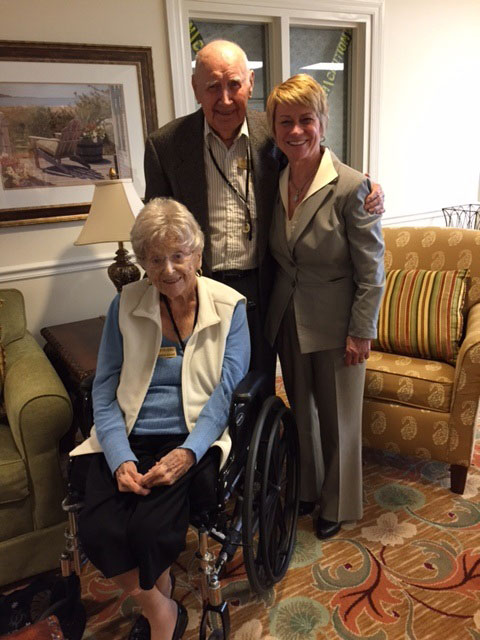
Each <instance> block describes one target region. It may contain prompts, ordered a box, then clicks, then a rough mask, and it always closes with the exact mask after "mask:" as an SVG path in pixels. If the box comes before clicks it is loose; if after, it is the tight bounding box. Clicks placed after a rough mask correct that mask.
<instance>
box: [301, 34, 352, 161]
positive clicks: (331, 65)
mask: <svg viewBox="0 0 480 640" xmlns="http://www.w3.org/2000/svg"><path fill="white" fill-rule="evenodd" d="M351 41H352V29H341V28H332V29H324V28H312V27H294V26H293V27H291V28H290V73H291V75H294V74H295V73H308V74H310V75H311V76H313V77H314V78H315V80H316V81H317V82H318V83H319V84H321V85H322V87H323V88H324V89H325V92H326V94H327V97H328V106H329V111H330V113H331V116H332V117H331V118H330V122H329V125H328V128H327V131H326V135H325V141H326V144H327V145H328V146H329V147H330V148H331V149H333V151H334V152H335V153H336V154H337V156H338V157H339V158H340V160H342V161H343V162H347V163H349V164H350V158H349V153H348V144H347V142H348V132H349V130H350V121H349V109H348V104H349V97H350V82H349V80H350V66H351V65H350V63H349V59H350V52H351V47H350V44H351Z"/></svg>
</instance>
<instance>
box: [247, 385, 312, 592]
mask: <svg viewBox="0 0 480 640" xmlns="http://www.w3.org/2000/svg"><path fill="white" fill-rule="evenodd" d="M298 499H299V469H298V436H297V429H296V425H295V421H294V419H293V415H292V413H291V411H290V410H289V409H287V408H286V407H285V405H284V404H283V402H282V400H280V398H277V397H271V398H268V399H267V400H266V401H265V403H264V405H263V407H262V409H261V411H260V414H259V416H258V418H257V422H256V425H255V429H254V432H253V436H252V440H251V443H250V448H249V454H248V461H247V467H246V471H245V483H244V497H243V514H242V515H243V527H242V541H243V554H244V560H245V568H246V571H247V575H248V578H249V582H250V585H251V587H252V588H253V590H254V591H256V592H257V593H262V592H263V591H266V590H267V589H269V588H270V587H271V586H272V585H273V584H275V583H276V582H278V581H279V580H281V578H282V577H283V576H284V575H285V572H286V571H287V569H288V565H289V562H290V558H291V555H292V551H293V545H294V543H295V532H296V525H297V510H298Z"/></svg>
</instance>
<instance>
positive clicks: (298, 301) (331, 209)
mask: <svg viewBox="0 0 480 640" xmlns="http://www.w3.org/2000/svg"><path fill="white" fill-rule="evenodd" d="M267 117H268V122H269V126H270V130H271V133H272V135H273V137H274V139H275V142H276V144H277V146H278V147H279V148H280V149H281V151H283V153H284V154H285V155H286V157H287V159H288V166H287V167H286V168H285V169H284V170H283V172H282V174H281V177H280V181H279V195H278V200H277V203H276V208H275V212H274V217H273V222H272V229H271V234H270V249H271V252H272V255H273V257H274V258H275V260H276V263H277V271H276V279H275V284H274V287H273V291H272V296H271V300H270V308H269V312H268V316H267V337H268V338H269V340H270V342H271V344H274V343H275V344H276V346H277V348H278V352H279V356H280V361H281V365H282V372H283V378H284V383H285V388H286V392H287V395H288V399H289V401H290V404H291V406H292V408H293V411H294V413H295V416H296V419H297V423H298V428H299V435H300V455H301V486H300V498H301V500H302V503H303V504H302V507H303V509H304V511H308V508H309V507H310V508H313V507H314V506H315V505H318V507H319V509H318V512H319V515H318V519H317V521H316V533H317V536H318V537H319V538H328V537H330V536H332V535H335V534H336V533H337V532H338V531H339V530H340V527H341V523H342V522H343V521H345V520H358V519H360V518H361V517H362V467H361V414H362V399H363V386H364V378H365V360H366V359H367V358H368V356H369V353H370V341H371V339H372V338H374V337H375V335H376V322H377V316H378V311H379V306H380V300H381V296H382V291H383V283H384V273H383V253H384V245H383V239H382V234H381V227H380V217H379V216H375V215H369V214H368V213H367V212H366V211H365V209H364V201H365V198H366V196H367V195H368V194H369V192H370V190H371V186H370V182H369V180H368V178H366V177H365V176H364V175H362V174H361V173H359V172H358V171H355V170H354V169H351V168H350V167H348V166H346V165H345V164H342V163H341V162H340V161H339V160H338V158H337V157H336V156H335V154H334V153H333V152H332V151H331V150H330V149H328V148H327V147H325V146H323V144H322V141H323V139H324V134H325V130H326V126H327V120H328V108H327V101H326V96H325V92H324V91H323V89H322V87H321V86H320V85H319V84H318V83H317V82H316V81H315V80H314V79H313V78H312V77H310V76H308V75H306V74H298V75H296V76H293V77H292V78H290V79H289V80H287V81H286V82H283V83H282V84H280V85H278V86H277V87H275V88H274V89H273V91H272V93H271V94H270V96H269V98H268V102H267Z"/></svg>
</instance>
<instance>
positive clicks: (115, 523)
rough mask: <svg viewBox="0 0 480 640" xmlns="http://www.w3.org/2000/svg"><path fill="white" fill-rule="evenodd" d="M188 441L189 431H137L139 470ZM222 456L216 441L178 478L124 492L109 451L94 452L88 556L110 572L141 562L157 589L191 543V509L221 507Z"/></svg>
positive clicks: (84, 530)
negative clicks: (218, 502) (106, 453)
mask: <svg viewBox="0 0 480 640" xmlns="http://www.w3.org/2000/svg"><path fill="white" fill-rule="evenodd" d="M184 441H185V436H184V435H179V436H172V435H159V436H136V437H131V438H130V445H131V447H132V451H133V452H134V453H135V455H136V456H137V458H138V463H137V468H138V471H139V472H140V473H146V472H147V471H148V470H149V469H150V467H152V466H153V465H154V464H155V463H156V462H157V461H158V460H159V459H160V458H161V457H163V456H164V455H166V454H167V453H168V452H169V451H171V450H172V449H175V448H176V447H178V446H179V445H181V444H182V443H183V442H184ZM219 460H220V450H219V448H218V447H211V448H210V449H209V450H208V451H207V452H206V454H205V455H204V456H203V458H202V459H201V460H200V462H199V463H198V464H195V465H193V466H192V467H191V468H190V469H189V470H188V471H187V473H186V474H185V475H184V476H182V477H181V478H179V479H178V480H177V481H176V482H175V484H173V485H171V486H166V485H162V486H158V487H153V489H152V490H151V492H150V494H149V495H147V496H139V495H137V494H135V493H122V492H120V491H119V490H118V487H117V481H116V479H115V477H114V476H112V472H111V471H110V468H109V467H108V465H107V462H106V460H105V456H104V455H103V453H98V454H95V455H93V456H92V461H91V463H90V466H89V470H88V475H87V483H86V489H85V506H84V508H83V509H82V511H81V512H80V517H79V535H80V540H81V542H82V546H83V549H84V551H85V553H86V555H87V557H88V559H89V560H90V561H91V562H92V563H93V564H94V565H95V566H96V567H97V568H98V569H99V570H100V571H101V572H102V573H103V575H104V576H105V577H106V578H112V577H114V576H117V575H120V574H122V573H125V572H127V571H130V570H131V569H135V568H138V571H139V581H140V587H141V588H142V589H152V588H153V587H154V585H155V582H156V580H157V579H158V577H159V576H160V575H161V574H162V573H163V571H165V569H167V568H168V567H170V566H171V564H172V563H173V562H174V561H175V560H176V559H177V558H178V556H179V555H180V553H181V552H182V551H183V550H184V549H185V537H186V534H187V530H188V525H189V522H190V518H191V515H192V514H195V513H200V512H202V511H205V510H206V511H210V510H212V509H213V508H214V507H215V505H216V478H217V476H218V467H219Z"/></svg>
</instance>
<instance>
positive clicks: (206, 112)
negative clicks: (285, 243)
mask: <svg viewBox="0 0 480 640" xmlns="http://www.w3.org/2000/svg"><path fill="white" fill-rule="evenodd" d="M253 82H254V73H253V71H249V69H248V61H247V57H246V55H245V52H244V51H243V50H242V49H241V48H240V47H239V46H237V45H236V44H234V43H232V42H228V41H225V40H215V41H213V42H210V43H209V44H207V45H205V46H204V47H203V48H202V49H201V50H200V51H199V53H198V54H197V59H196V66H195V72H194V74H193V77H192V86H193V90H194V92H195V97H196V99H197V101H198V102H199V103H200V105H201V107H202V108H201V109H200V110H198V111H196V112H195V113H192V114H190V115H188V116H185V117H183V118H178V119H177V120H174V121H172V122H170V123H168V124H167V125H165V126H164V127H162V128H161V129H159V130H158V131H156V132H155V133H153V134H152V135H151V136H150V137H149V138H148V140H147V143H146V148H145V178H146V185H147V186H146V194H145V196H146V200H147V201H148V200H150V199H151V198H153V197H156V196H171V197H173V198H175V199H176V200H179V201H180V202H182V203H183V204H185V205H186V206H187V207H188V209H189V210H190V211H191V212H192V213H193V214H194V216H195V217H196V218H197V220H198V222H199V223H200V226H201V227H202V229H203V231H204V233H205V249H204V259H203V269H204V272H205V274H206V275H208V276H210V277H213V278H215V279H217V280H220V281H221V282H225V283H226V284H228V285H230V286H232V287H234V288H235V289H237V290H238V291H239V292H240V293H242V294H243V295H244V296H246V298H247V300H248V307H247V314H248V323H249V328H250V335H251V342H252V358H251V368H252V369H260V370H263V371H265V372H267V373H268V374H269V379H270V383H271V390H273V381H274V377H273V372H274V363H275V356H274V353H273V352H272V350H271V349H270V347H269V345H268V344H267V342H266V340H265V338H264V335H263V327H264V318H265V314H266V310H267V306H268V298H269V292H270V290H271V287H272V277H273V272H274V269H273V264H272V258H271V256H270V254H269V251H268V233H269V229H270V222H271V216H272V209H273V205H274V202H275V197H276V192H277V185H278V174H279V170H280V168H281V162H282V157H281V153H280V152H279V151H278V150H277V149H276V148H275V146H274V144H273V141H272V140H271V138H270V136H269V134H268V130H267V123H266V119H265V116H264V114H263V113H259V112H257V111H251V110H248V109H247V103H248V99H249V98H250V97H251V95H252V90H253ZM365 206H366V208H367V209H368V210H369V211H370V212H371V213H382V212H383V193H382V191H381V189H380V188H379V187H378V185H377V186H376V188H375V189H374V191H373V192H372V193H371V194H370V195H369V196H368V197H367V200H366V202H365Z"/></svg>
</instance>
